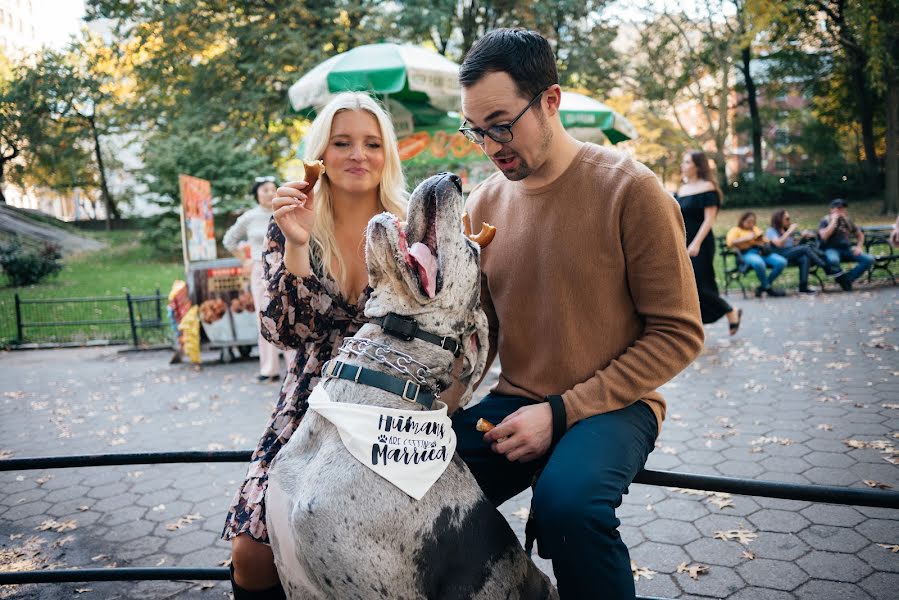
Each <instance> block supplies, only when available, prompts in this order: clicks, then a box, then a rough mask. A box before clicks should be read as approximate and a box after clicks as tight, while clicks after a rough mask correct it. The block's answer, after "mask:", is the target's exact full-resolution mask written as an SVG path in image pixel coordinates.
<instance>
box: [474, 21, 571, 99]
mask: <svg viewBox="0 0 899 600" xmlns="http://www.w3.org/2000/svg"><path fill="white" fill-rule="evenodd" d="M496 72H502V73H507V74H508V75H509V77H511V78H512V81H514V82H515V85H516V86H517V87H518V92H519V94H520V95H521V97H522V98H525V99H527V100H530V99H531V98H533V97H534V96H536V95H537V94H539V93H540V92H542V91H543V90H545V89H546V88H548V87H549V86H551V85H553V84H557V83H559V73H558V71H557V70H556V57H555V56H554V55H553V51H552V48H551V47H550V45H549V42H548V41H546V38H544V37H543V36H542V35H540V34H539V33H537V32H536V31H528V30H527V29H520V28H516V29H494V30H493V31H490V32H489V33H487V34H486V35H485V36H484V37H482V38H481V39H479V40H478V41H477V42H475V43H474V45H473V46H472V47H471V49H470V50H469V51H468V53H467V54H466V55H465V60H464V61H463V62H462V66H461V67H460V68H459V83H460V84H461V85H462V87H471V86H473V85H474V84H476V83H477V82H478V81H480V80H481V78H483V77H484V76H485V75H487V74H488V73H496Z"/></svg>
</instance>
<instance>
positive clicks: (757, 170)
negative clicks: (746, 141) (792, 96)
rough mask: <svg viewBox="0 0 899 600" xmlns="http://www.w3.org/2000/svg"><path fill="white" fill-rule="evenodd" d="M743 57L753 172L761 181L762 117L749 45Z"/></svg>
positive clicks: (742, 54) (743, 51) (756, 178)
mask: <svg viewBox="0 0 899 600" xmlns="http://www.w3.org/2000/svg"><path fill="white" fill-rule="evenodd" d="M740 55H741V57H742V59H743V69H742V71H743V80H744V81H745V82H746V98H747V100H748V101H749V118H750V120H751V121H752V158H753V161H752V174H753V175H754V176H755V180H756V181H759V180H760V179H761V177H762V169H763V167H764V165H763V157H762V119H761V117H760V116H759V102H758V92H757V91H756V88H755V81H754V80H753V79H752V73H751V72H750V71H749V63H750V61H751V60H752V55H751V54H750V48H749V46H746V47H744V48H743V49H741V50H740Z"/></svg>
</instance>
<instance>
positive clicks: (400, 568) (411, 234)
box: [266, 174, 558, 600]
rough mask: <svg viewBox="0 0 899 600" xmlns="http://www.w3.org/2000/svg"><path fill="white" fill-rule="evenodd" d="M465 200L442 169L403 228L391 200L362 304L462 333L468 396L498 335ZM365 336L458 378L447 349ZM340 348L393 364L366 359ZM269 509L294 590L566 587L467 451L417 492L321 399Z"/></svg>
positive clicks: (347, 392)
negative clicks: (493, 333)
mask: <svg viewBox="0 0 899 600" xmlns="http://www.w3.org/2000/svg"><path fill="white" fill-rule="evenodd" d="M462 204H463V201H462V194H461V189H460V187H459V180H458V178H457V177H455V176H454V175H449V174H441V175H436V176H434V177H431V178H429V179H427V180H426V181H424V182H423V183H422V184H420V185H419V186H418V187H417V188H416V189H415V191H414V192H413V194H412V198H411V200H410V204H409V216H408V219H409V220H408V224H407V226H406V228H405V231H404V232H403V233H401V224H400V223H398V221H397V220H396V219H395V218H394V217H393V216H392V215H390V214H388V213H383V214H381V215H378V216H376V217H374V218H373V219H372V220H371V221H370V222H369V224H368V229H367V231H366V240H367V241H366V262H367V265H368V271H369V281H370V284H371V286H372V288H373V293H372V295H371V299H370V300H369V301H368V304H367V305H366V308H365V314H366V315H367V316H368V317H379V316H384V315H385V314H387V313H388V312H395V313H398V314H401V315H407V316H411V317H414V318H415V319H416V320H417V321H418V322H419V324H420V325H421V327H422V328H423V329H425V330H426V331H429V332H431V333H434V334H437V335H440V336H445V335H448V336H452V337H454V338H455V339H457V340H460V341H461V343H463V344H464V365H463V371H462V378H461V381H462V383H463V384H465V391H464V393H463V395H462V398H461V401H460V405H464V404H465V403H466V402H468V400H469V399H470V398H471V392H472V389H471V388H472V385H473V383H474V382H476V381H478V379H479V378H480V376H481V373H482V372H483V369H484V365H485V362H486V354H487V343H488V341H487V321H486V318H485V317H484V313H483V311H482V310H481V307H480V255H479V249H478V247H477V245H476V244H474V243H473V242H471V241H470V240H469V239H467V238H466V237H465V236H464V234H463V233H462V232H461V230H460V219H461V213H462ZM499 234H500V235H502V232H499ZM403 237H405V239H403ZM418 241H422V242H425V243H427V245H429V246H432V245H434V246H436V248H434V247H432V248H431V249H432V250H436V251H437V252H436V255H437V259H438V268H439V273H440V275H439V276H438V279H437V287H436V294H435V296H434V297H433V298H429V297H428V296H427V294H425V292H424V290H423V288H422V286H421V285H420V281H419V279H418V276H417V274H416V269H415V267H414V266H410V265H409V263H408V262H407V250H406V243H407V242H408V244H409V245H411V244H413V243H414V242H418ZM356 337H360V338H366V339H370V340H374V341H377V342H381V343H384V344H388V345H390V346H392V347H393V348H395V349H397V350H399V351H401V352H405V353H407V354H410V355H411V356H413V357H414V358H415V359H416V360H418V361H421V362H422V363H424V364H426V365H428V367H429V368H430V370H431V373H433V374H434V375H435V377H436V382H437V384H438V385H439V386H440V388H441V389H445V388H446V387H448V386H449V385H450V382H451V374H450V369H451V364H452V363H453V358H454V357H453V355H452V353H450V352H449V351H447V350H443V349H441V348H439V347H438V346H436V345H434V344H430V343H428V342H424V341H421V340H418V339H414V340H412V341H408V342H407V341H403V340H400V339H398V338H396V337H390V336H388V335H387V334H385V333H384V332H383V331H382V330H381V328H380V327H379V326H377V325H375V324H367V325H365V326H364V327H363V328H362V329H361V330H360V331H359V333H358V334H357V336H356ZM340 358H341V360H345V361H346V362H347V363H349V364H357V365H363V366H365V367H366V368H369V369H374V370H378V371H382V372H385V373H388V374H394V375H395V373H390V371H389V369H388V368H386V367H384V366H383V365H380V364H377V363H375V362H373V361H369V360H367V359H365V358H352V359H351V358H350V357H347V356H341V357H340ZM324 385H325V387H326V390H327V391H328V393H329V395H330V396H331V399H332V401H336V402H352V403H356V404H368V405H374V406H381V407H390V408H400V409H409V408H410V407H412V405H411V404H410V403H408V402H406V401H404V400H402V399H401V398H399V397H398V396H396V395H393V394H390V393H389V392H384V391H381V390H379V389H376V388H372V387H368V386H363V385H358V384H354V383H353V382H349V381H344V380H339V379H329V380H327V381H326V382H325V384H324ZM419 408H420V407H419ZM266 511H267V521H266V522H267V525H268V532H269V537H270V539H271V543H272V550H273V551H274V556H275V564H276V566H277V569H278V573H279V576H280V578H281V582H282V585H283V586H284V589H285V591H286V592H287V596H288V597H289V598H292V599H303V600H324V599H333V600H338V599H339V600H352V599H358V600H370V599H371V598H390V599H399V598H403V599H406V600H418V599H428V600H436V599H440V600H449V599H458V600H462V599H463V598H464V599H483V600H494V599H497V598H507V599H540V600H543V599H545V598H558V595H557V592H556V590H555V589H554V588H553V587H552V584H551V583H550V582H549V579H548V578H547V577H546V575H544V574H543V573H542V572H541V571H540V570H539V569H538V568H537V567H536V566H535V565H534V563H533V562H532V561H531V560H530V559H529V558H528V557H527V555H526V554H525V553H524V550H523V549H522V548H521V545H520V544H519V542H518V540H517V539H516V537H515V534H514V533H513V532H512V530H511V528H510V527H509V525H508V523H506V521H505V519H504V518H503V517H502V515H500V513H499V512H498V511H497V510H496V509H495V508H494V507H493V506H492V505H491V504H490V502H489V501H488V500H487V498H486V497H485V496H484V494H483V493H482V492H481V490H480V488H479V487H478V485H477V482H476V481H475V479H474V477H473V476H472V475H471V473H470V472H469V471H468V469H467V468H466V466H465V464H464V463H463V461H462V460H461V459H460V458H459V456H458V455H456V456H454V457H453V459H452V461H451V463H450V465H449V467H448V468H447V469H446V471H445V472H444V474H443V475H442V476H441V477H440V479H438V480H437V482H436V483H435V484H434V485H433V487H432V488H431V489H430V490H429V491H428V492H427V493H426V494H425V495H424V497H422V499H421V500H418V501H416V500H414V499H412V498H410V497H409V496H408V495H406V494H405V493H404V492H402V491H401V490H399V489H398V488H396V487H395V486H393V485H392V484H391V483H389V482H387V481H385V480H384V479H382V478H381V477H380V476H378V475H377V474H375V473H374V472H373V471H371V470H370V469H368V468H367V467H365V466H364V465H362V464H360V463H359V462H358V461H356V459H354V458H353V457H352V455H350V453H349V452H348V451H347V450H346V449H345V448H344V447H343V443H342V442H341V440H340V436H339V434H338V433H337V429H336V428H335V427H334V426H333V425H332V424H331V423H330V422H329V421H327V420H325V419H324V418H323V417H321V416H320V415H318V414H317V413H315V412H314V411H309V412H307V413H306V415H305V417H304V418H303V420H302V422H301V423H300V425H299V427H298V428H297V430H296V432H294V434H293V436H292V437H291V439H290V441H289V442H288V443H287V444H286V445H285V446H284V448H282V449H281V451H280V452H279V453H278V456H277V458H276V459H275V461H274V462H273V464H272V467H271V470H270V473H269V487H268V492H267V495H266Z"/></svg>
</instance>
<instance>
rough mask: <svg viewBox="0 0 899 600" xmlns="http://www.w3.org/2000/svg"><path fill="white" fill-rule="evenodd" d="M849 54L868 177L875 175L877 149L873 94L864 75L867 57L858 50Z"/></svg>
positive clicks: (848, 52) (848, 51)
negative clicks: (875, 144) (875, 143)
mask: <svg viewBox="0 0 899 600" xmlns="http://www.w3.org/2000/svg"><path fill="white" fill-rule="evenodd" d="M847 54H849V72H850V77H851V79H852V87H853V88H855V97H856V100H857V102H858V117H859V123H861V126H862V146H863V147H864V149H865V169H866V170H867V171H868V176H869V177H875V176H876V175H877V150H876V148H875V147H874V95H873V94H872V93H871V84H870V83H868V78H867V76H866V75H865V65H866V63H867V57H865V56H863V55H861V56H860V53H859V52H852V51H850V50H849V49H848V48H847Z"/></svg>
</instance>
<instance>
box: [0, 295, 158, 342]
mask: <svg viewBox="0 0 899 600" xmlns="http://www.w3.org/2000/svg"><path fill="white" fill-rule="evenodd" d="M166 300H167V299H166V298H165V297H164V296H162V295H161V294H160V293H159V290H158V289H157V290H156V293H155V294H149V295H144V296H137V295H132V294H130V293H126V294H125V295H124V296H100V297H94V298H47V299H24V298H22V297H20V296H19V294H15V297H14V304H13V313H14V326H15V331H14V332H12V331H8V332H0V337H5V338H7V339H8V340H9V341H10V343H12V344H13V345H22V344H26V343H85V342H91V341H96V340H107V341H114V342H130V343H131V344H132V345H134V346H139V345H141V344H142V343H160V342H165V341H168V340H169V338H170V333H169V327H170V326H169V323H168V315H167V310H166V308H165V301H166Z"/></svg>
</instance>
